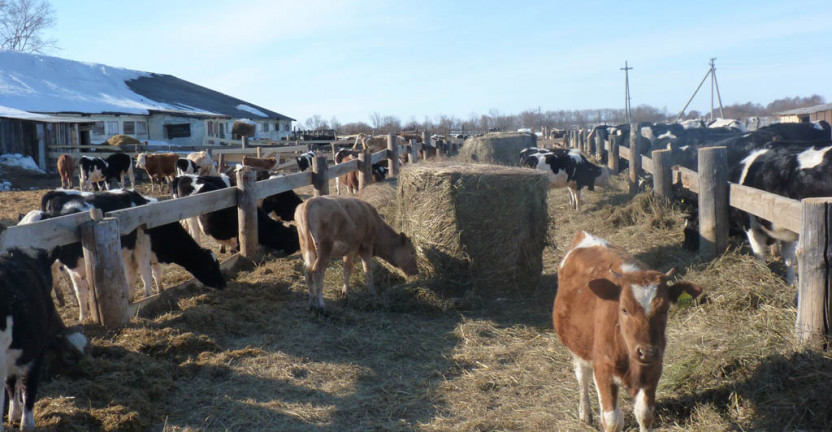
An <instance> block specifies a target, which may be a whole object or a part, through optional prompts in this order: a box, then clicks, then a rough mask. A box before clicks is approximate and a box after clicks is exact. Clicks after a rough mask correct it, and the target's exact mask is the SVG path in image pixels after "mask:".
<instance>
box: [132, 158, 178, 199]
mask: <svg viewBox="0 0 832 432" xmlns="http://www.w3.org/2000/svg"><path fill="white" fill-rule="evenodd" d="M178 160H179V155H178V154H176V153H155V154H147V152H145V153H139V154H136V168H141V169H144V170H145V171H147V176H148V177H150V191H151V192H152V191H153V188H154V186H155V183H154V180H159V191H161V190H162V179H164V180H167V183H168V189H170V183H171V182H172V181H173V178H174V177H176V161H178Z"/></svg>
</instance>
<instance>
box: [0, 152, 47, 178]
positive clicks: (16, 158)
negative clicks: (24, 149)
mask: <svg viewBox="0 0 832 432" xmlns="http://www.w3.org/2000/svg"><path fill="white" fill-rule="evenodd" d="M0 165H5V166H7V167H19V168H23V169H25V170H29V171H36V172H39V173H41V174H46V173H45V172H44V171H43V170H42V169H40V168H38V164H36V163H35V161H34V160H33V159H32V157H31V156H23V155H22V154H20V153H7V154H3V155H0Z"/></svg>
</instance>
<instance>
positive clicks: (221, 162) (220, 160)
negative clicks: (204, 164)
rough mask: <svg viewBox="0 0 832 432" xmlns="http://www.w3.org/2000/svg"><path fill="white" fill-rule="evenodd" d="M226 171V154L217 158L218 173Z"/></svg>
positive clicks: (221, 154)
mask: <svg viewBox="0 0 832 432" xmlns="http://www.w3.org/2000/svg"><path fill="white" fill-rule="evenodd" d="M223 169H225V154H224V153H220V154H219V155H218V156H217V171H219V172H222V171H223Z"/></svg>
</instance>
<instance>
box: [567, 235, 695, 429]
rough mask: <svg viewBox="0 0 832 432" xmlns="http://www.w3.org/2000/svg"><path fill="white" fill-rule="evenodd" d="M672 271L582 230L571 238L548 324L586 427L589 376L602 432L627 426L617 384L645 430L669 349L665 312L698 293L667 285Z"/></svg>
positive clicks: (687, 286)
mask: <svg viewBox="0 0 832 432" xmlns="http://www.w3.org/2000/svg"><path fill="white" fill-rule="evenodd" d="M673 273H674V270H672V269H671V270H670V271H668V272H667V273H661V272H658V271H655V270H650V269H649V268H648V267H647V266H646V265H645V264H644V263H642V262H641V261H639V260H637V259H635V258H633V257H632V256H631V255H630V254H628V253H627V252H626V251H625V250H624V249H622V248H620V247H617V246H613V245H611V244H609V243H608V242H607V241H605V240H603V239H600V238H598V237H594V236H592V235H591V234H589V233H587V232H585V231H581V232H579V233H578V234H577V235H576V236H575V239H574V240H572V244H571V246H570V248H569V251H568V252H567V253H566V256H565V257H564V258H563V261H561V263H560V270H559V271H558V292H557V296H556V297H555V306H554V310H553V312H552V320H553V323H554V326H555V331H556V332H557V334H558V336H560V340H561V341H562V342H563V344H564V345H566V347H567V348H569V351H571V353H572V357H573V359H574V367H575V376H576V377H577V378H578V384H579V385H580V403H579V409H578V413H579V415H580V418H581V420H583V421H584V422H586V423H589V422H590V421H591V414H590V407H589V395H588V392H589V381H590V379H591V378H593V379H594V381H595V388H596V390H597V391H598V399H599V401H600V406H601V411H602V415H601V426H602V428H603V430H604V431H605V432H610V431H616V432H617V431H620V430H621V429H622V428H623V427H624V417H623V416H622V415H621V408H620V405H619V403H618V390H619V387H620V386H624V388H626V389H627V390H629V392H630V395H631V396H632V397H633V398H634V400H635V402H634V407H633V411H634V414H635V417H636V420H637V421H638V424H639V428H640V430H641V431H642V432H645V431H648V430H650V426H651V425H652V424H653V419H654V413H655V407H656V387H657V385H658V383H659V378H660V377H661V374H662V360H663V358H664V351H665V347H666V346H667V339H666V338H665V329H666V326H667V310H668V308H669V307H670V303H671V302H675V301H676V300H677V299H678V298H679V296H680V295H681V294H682V292H687V293H688V294H690V295H691V296H692V297H696V296H698V295H699V294H700V293H701V291H702V290H701V289H700V288H699V287H698V286H696V285H694V284H692V283H690V282H685V281H680V282H676V283H674V284H668V281H669V280H670V278H671V276H672V275H673Z"/></svg>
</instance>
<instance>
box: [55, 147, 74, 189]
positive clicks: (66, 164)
mask: <svg viewBox="0 0 832 432" xmlns="http://www.w3.org/2000/svg"><path fill="white" fill-rule="evenodd" d="M58 174H60V176H61V187H62V188H64V189H72V176H73V175H75V161H74V160H72V156H70V155H68V154H62V155H60V156H58Z"/></svg>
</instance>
